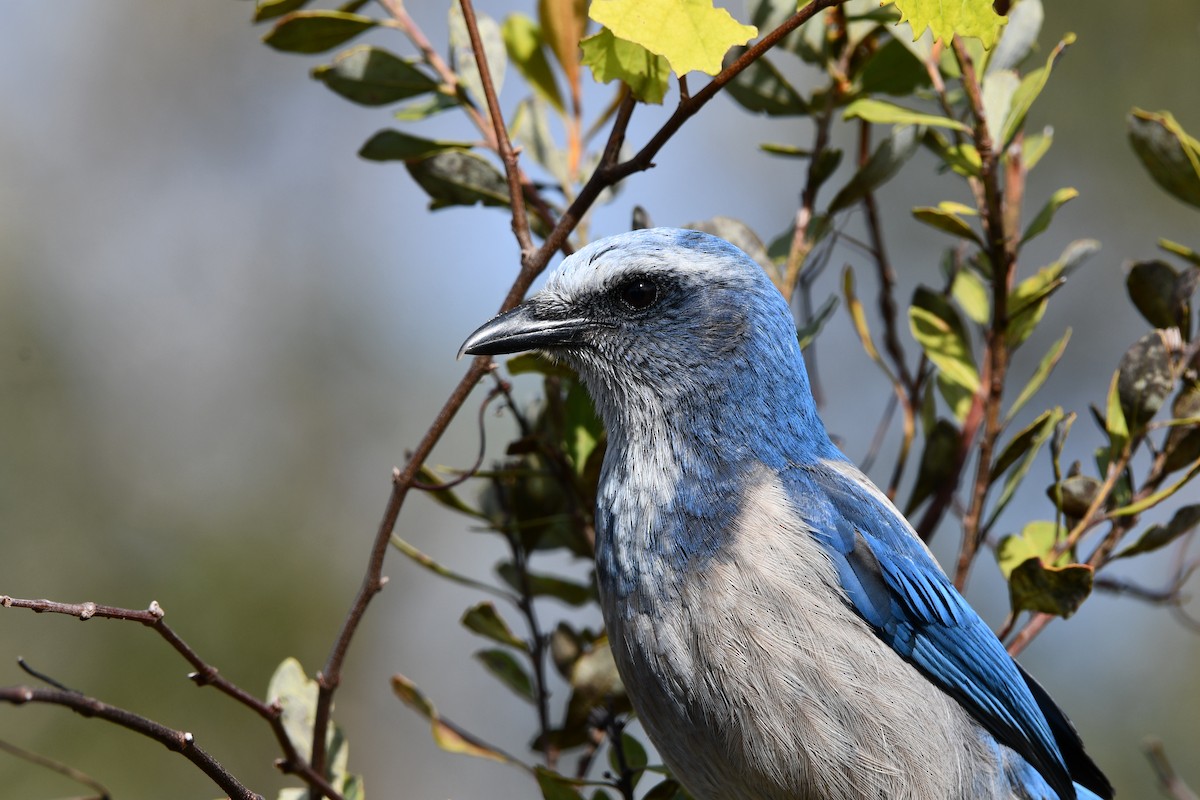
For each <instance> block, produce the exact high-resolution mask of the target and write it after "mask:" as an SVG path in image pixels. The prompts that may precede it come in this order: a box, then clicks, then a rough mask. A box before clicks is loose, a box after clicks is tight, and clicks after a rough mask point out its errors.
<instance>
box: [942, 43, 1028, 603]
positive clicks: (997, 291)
mask: <svg viewBox="0 0 1200 800" xmlns="http://www.w3.org/2000/svg"><path fill="white" fill-rule="evenodd" d="M952 46H953V48H954V55H955V57H956V58H957V60H958V64H959V68H960V69H961V70H962V83H963V88H964V89H965V90H966V96H967V103H968V106H969V107H970V109H971V116H972V117H973V118H974V121H975V124H974V127H973V130H972V136H973V138H974V140H975V149H976V150H977V151H978V152H979V160H980V168H979V178H978V179H972V180H971V181H970V183H971V188H972V190H973V191H974V193H975V202H976V205H977V206H978V208H979V212H980V217H981V220H982V224H983V231H984V242H985V244H986V250H987V256H988V260H989V261H990V262H991V268H992V269H991V273H992V322H991V325H990V326H989V327H988V330H987V333H986V334H985V341H984V358H985V364H984V370H983V375H982V376H981V378H982V380H981V385H980V387H979V393H978V394H977V395H976V402H977V403H980V402H981V403H982V413H983V420H982V424H983V433H982V435H981V436H980V439H979V455H978V460H977V462H976V465H975V480H974V483H973V485H972V487H971V499H970V502H969V503H968V505H967V511H966V514H965V515H964V517H963V540H962V547H961V549H960V551H959V555H958V567H957V569H956V570H955V573H954V584H955V586H957V587H958V588H959V590H962V589H963V588H964V587H965V586H966V582H967V575H968V574H969V572H970V569H971V564H972V562H973V561H974V560H975V554H976V553H977V552H978V550H979V545H980V544H981V543H982V541H983V536H982V521H983V511H984V503H985V501H986V499H987V493H988V489H989V488H990V486H991V470H992V452H993V450H994V449H995V447H996V443H997V441H998V440H999V438H1000V433H1001V431H1002V430H1003V428H1004V423H1003V419H1002V417H1001V413H1000V412H1001V404H1002V402H1003V396H1004V381H1005V379H1006V378H1007V375H1008V363H1009V356H1010V353H1009V349H1008V340H1007V335H1008V293H1009V292H1010V291H1011V290H1012V283H1013V278H1014V275H1015V274H1016V267H1017V258H1016V237H1015V235H1014V234H1013V232H1012V231H1011V230H1009V229H1008V227H1007V226H1006V224H1005V223H1006V222H1007V221H1009V217H1007V216H1006V214H1005V206H1004V200H1005V198H1004V187H1003V185H1002V181H1001V176H1000V168H1001V164H1000V154H999V153H997V152H996V150H995V146H994V143H993V141H992V137H991V133H990V132H989V130H988V121H987V116H986V114H985V113H984V105H983V96H982V94H981V92H980V85H979V80H978V78H977V77H976V74H975V65H974V63H973V62H972V61H971V57H970V55H969V54H968V53H967V50H966V48H965V47H964V46H963V44H962V41H961V40H960V39H958V38H955V39H954V41H953V43H952ZM965 438H966V427H965V426H964V439H965Z"/></svg>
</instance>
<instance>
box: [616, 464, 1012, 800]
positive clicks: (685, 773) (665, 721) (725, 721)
mask: <svg viewBox="0 0 1200 800" xmlns="http://www.w3.org/2000/svg"><path fill="white" fill-rule="evenodd" d="M653 538H654V537H650V539H653ZM614 544H616V543H614ZM645 568H646V569H647V570H650V571H653V572H654V573H656V574H655V581H654V582H650V581H634V582H633V586H634V589H633V592H632V594H627V595H625V596H624V597H620V596H619V593H617V592H604V593H603V595H604V612H605V621H606V623H607V625H608V629H609V636H610V639H611V641H612V646H613V654H614V657H615V658H616V661H617V666H618V668H619V669H620V672H621V675H622V678H623V680H624V682H625V685H626V688H627V690H628V691H629V694H630V697H631V699H632V701H633V705H634V708H635V709H636V710H637V712H638V716H639V718H640V719H641V721H642V723H643V725H644V727H645V728H646V731H647V733H648V734H649V736H650V738H651V740H652V741H653V742H654V744H655V745H656V747H657V748H658V750H659V752H660V754H661V755H662V757H663V759H664V761H665V762H666V763H667V765H668V766H669V767H670V768H671V770H672V771H673V772H674V773H675V774H676V776H677V777H679V778H680V780H681V781H682V782H683V783H684V784H685V785H686V786H687V787H688V789H689V791H691V792H692V794H693V795H694V796H695V797H696V798H697V800H726V799H728V800H733V799H734V798H738V799H739V800H749V799H750V798H771V799H772V800H774V799H775V798H778V799H779V800H785V799H786V800H800V799H802V798H803V799H808V798H812V799H813V800H827V799H828V800H855V799H857V798H864V799H865V798H871V800H880V799H882V798H888V799H889V800H891V799H892V798H896V799H898V800H904V799H910V800H930V799H931V798H939V799H940V798H962V800H967V799H968V798H971V800H979V799H980V798H983V799H985V800H986V798H1005V800H1007V799H1008V798H1012V797H1013V796H1014V795H1013V793H1012V789H1011V788H1010V787H1009V782H1008V780H1006V779H1005V778H1004V769H1003V766H1002V764H1003V762H1004V761H1005V760H1006V754H1005V753H1004V752H1003V748H1001V747H1000V746H999V745H996V744H995V742H994V741H992V740H991V737H989V736H987V735H986V734H985V733H983V732H982V731H981V730H980V729H979V728H978V726H976V725H975V723H974V722H973V721H972V720H971V719H970V717H969V716H968V715H967V714H966V713H965V712H964V711H963V710H962V708H961V707H960V706H959V705H958V704H957V703H956V702H955V701H953V700H952V699H951V698H949V697H948V696H947V695H945V694H944V693H943V692H941V691H940V690H939V689H937V688H936V687H935V686H933V684H931V683H929V681H927V680H926V679H925V678H924V677H923V676H922V675H921V674H920V673H919V672H917V671H916V669H915V668H913V667H912V666H911V665H910V664H908V663H907V662H906V661H904V660H903V659H901V658H900V657H899V656H898V655H896V654H895V652H894V651H892V650H891V648H889V647H888V646H887V645H885V644H884V643H883V642H881V641H880V640H879V639H878V637H876V636H875V634H874V633H873V632H872V631H871V629H870V628H869V627H868V626H867V625H866V623H865V622H863V620H862V619H861V618H860V617H858V616H857V615H856V614H855V613H854V612H853V610H852V609H851V608H850V606H849V604H848V602H847V601H846V599H845V597H844V594H843V593H842V592H841V590H840V588H839V587H838V583H837V580H836V573H835V571H834V568H833V565H832V564H831V563H830V561H829V560H828V557H827V556H826V555H825V554H824V553H823V551H822V550H821V549H820V547H819V546H818V545H817V544H816V542H815V541H814V540H813V539H812V538H811V537H810V536H809V534H808V532H807V530H806V528H805V526H804V524H803V521H802V520H800V519H799V518H798V517H797V515H796V514H795V512H794V510H793V509H792V507H791V506H790V504H789V503H788V502H787V499H786V497H785V496H784V494H783V492H782V490H781V488H780V486H779V484H778V482H777V480H776V479H775V478H774V477H769V476H763V477H762V478H761V480H759V481H757V483H756V485H755V487H754V488H753V489H752V490H751V491H750V492H749V493H748V495H747V497H746V501H745V503H744V504H743V506H742V510H741V512H740V514H739V517H738V520H737V523H736V525H735V527H734V530H732V531H730V533H729V536H728V538H727V540H726V542H725V543H724V544H723V545H722V547H721V548H720V549H719V551H717V552H716V553H713V554H707V555H706V556H705V557H704V558H692V559H691V560H686V559H685V560H680V559H679V558H678V554H671V553H667V552H659V553H658V554H657V555H656V554H654V553H651V554H649V555H648V558H647V559H646V561H645ZM1007 755H1011V754H1007Z"/></svg>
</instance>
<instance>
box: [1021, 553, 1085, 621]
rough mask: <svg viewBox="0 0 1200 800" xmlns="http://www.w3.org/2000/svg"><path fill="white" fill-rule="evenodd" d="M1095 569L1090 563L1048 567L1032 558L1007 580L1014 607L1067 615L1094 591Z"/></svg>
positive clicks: (1063, 616) (1077, 608) (1062, 615)
mask: <svg viewBox="0 0 1200 800" xmlns="http://www.w3.org/2000/svg"><path fill="white" fill-rule="evenodd" d="M1093 574H1094V571H1093V570H1092V568H1091V567H1090V566H1088V565H1087V564H1069V565H1067V566H1065V567H1048V566H1046V565H1045V563H1044V562H1043V561H1042V560H1041V559H1038V558H1031V559H1028V560H1027V561H1025V562H1024V563H1023V564H1020V565H1018V566H1017V567H1016V569H1014V570H1013V572H1012V576H1011V577H1010V578H1009V581H1008V589H1009V595H1010V597H1011V600H1012V606H1013V610H1014V611H1022V610H1026V611H1040V612H1041V613H1043V614H1054V615H1055V616H1058V617H1062V618H1063V619H1066V618H1067V617H1069V616H1071V615H1072V614H1074V613H1075V612H1076V611H1078V610H1079V607H1080V606H1081V605H1083V601H1084V600H1086V599H1087V598H1088V595H1090V594H1091V593H1092V579H1093Z"/></svg>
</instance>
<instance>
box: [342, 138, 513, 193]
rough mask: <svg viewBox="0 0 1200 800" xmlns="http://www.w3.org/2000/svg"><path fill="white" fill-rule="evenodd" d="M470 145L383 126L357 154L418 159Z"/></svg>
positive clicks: (375, 158)
mask: <svg viewBox="0 0 1200 800" xmlns="http://www.w3.org/2000/svg"><path fill="white" fill-rule="evenodd" d="M470 146H471V145H470V143H469V142H439V141H435V140H433V139H422V138H421V137H420V136H410V135H408V134H407V133H402V132H400V131H397V130H393V129H391V128H385V129H383V130H381V131H377V132H376V133H375V135H374V136H372V137H371V138H370V139H368V140H367V141H366V143H365V144H364V145H363V146H362V147H361V148H360V149H359V151H358V155H359V157H360V158H365V159H367V160H368V161H420V160H421V159H423V158H428V157H429V156H432V155H436V154H437V153H445V152H449V151H459V152H465V151H466V150H467V149H468V148H469V147H470ZM505 188H506V189H507V184H506V186H505ZM505 196H507V194H506V195H505Z"/></svg>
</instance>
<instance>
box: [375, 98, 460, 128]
mask: <svg viewBox="0 0 1200 800" xmlns="http://www.w3.org/2000/svg"><path fill="white" fill-rule="evenodd" d="M460 105H462V101H460V100H459V99H458V97H456V96H454V95H451V94H446V93H445V92H440V91H439V92H434V93H433V94H430V95H428V96H427V97H421V98H418V99H417V100H414V101H412V102H411V103H408V104H407V105H403V106H401V107H400V108H398V109H396V112H395V113H394V114H392V116H393V117H395V118H396V119H398V120H400V121H401V122H420V121H421V120H423V119H429V118H430V117H432V116H433V115H434V114H440V113H442V112H443V111H448V110H449V109H451V108H456V107H458V106H460Z"/></svg>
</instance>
